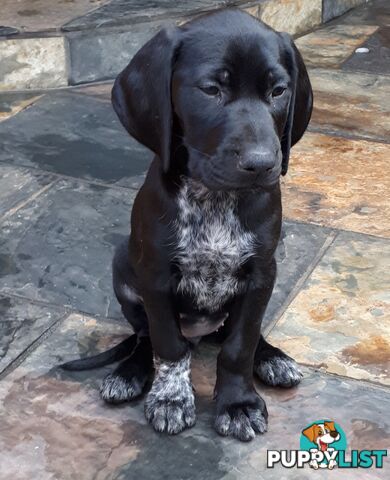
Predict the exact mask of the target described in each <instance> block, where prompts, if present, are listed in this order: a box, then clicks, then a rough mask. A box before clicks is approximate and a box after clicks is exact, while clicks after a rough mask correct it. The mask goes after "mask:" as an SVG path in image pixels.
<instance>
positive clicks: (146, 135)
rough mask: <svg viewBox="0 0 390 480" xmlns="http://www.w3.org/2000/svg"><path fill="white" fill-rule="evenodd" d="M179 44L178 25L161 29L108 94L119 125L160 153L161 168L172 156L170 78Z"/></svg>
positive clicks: (165, 167)
mask: <svg viewBox="0 0 390 480" xmlns="http://www.w3.org/2000/svg"><path fill="white" fill-rule="evenodd" d="M178 45H179V29H177V28H174V29H171V30H168V29H163V30H161V31H160V32H159V33H158V34H157V35H155V36H154V37H153V38H152V39H151V40H149V42H147V43H146V44H145V45H144V46H143V47H142V48H141V50H139V51H138V53H136V55H135V56H134V57H133V59H132V60H131V62H130V63H129V65H128V66H127V67H126V68H125V69H124V70H123V71H122V72H121V73H120V74H119V75H118V77H117V78H116V80H115V83H114V87H113V89H112V94H111V99H112V104H113V107H114V110H115V112H116V113H117V115H118V117H119V120H120V121H121V123H122V125H123V126H124V127H125V128H126V130H127V131H128V132H129V133H130V135H132V136H133V137H134V138H135V139H136V140H138V141H139V142H140V143H142V144H143V145H145V146H146V147H148V148H150V150H152V151H153V152H154V153H156V154H157V155H158V156H159V157H160V159H161V161H162V165H163V169H164V171H168V169H169V163H170V157H171V138H172V118H173V115H172V104H171V78H172V69H173V64H174V61H175V55H176V52H177V49H178Z"/></svg>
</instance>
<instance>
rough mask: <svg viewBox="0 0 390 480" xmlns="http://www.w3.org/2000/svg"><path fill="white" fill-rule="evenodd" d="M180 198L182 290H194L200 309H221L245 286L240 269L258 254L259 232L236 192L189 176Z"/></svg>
mask: <svg viewBox="0 0 390 480" xmlns="http://www.w3.org/2000/svg"><path fill="white" fill-rule="evenodd" d="M177 201H178V206H179V213H178V219H177V222H176V234H177V238H178V245H177V254H176V261H177V264H178V265H179V268H180V271H181V275H182V277H181V280H180V282H179V285H178V291H181V292H182V293H188V294H190V295H191V296H193V298H194V299H195V304H196V305H197V307H198V308H199V309H205V310H207V311H209V312H210V313H214V312H217V311H218V310H219V309H220V307H221V306H222V305H223V304H224V303H225V302H226V301H227V300H229V298H231V297H232V296H233V295H235V294H236V293H237V292H239V290H240V288H241V286H242V285H241V282H240V280H239V279H238V277H237V272H238V270H239V268H240V267H241V266H242V264H243V263H244V262H245V261H246V260H247V259H248V258H249V257H250V256H251V255H253V254H254V238H253V235H252V234H251V233H249V232H246V231H245V230H244V229H243V227H242V225H241V223H240V221H239V218H238V217H237V214H236V209H237V198H236V194H235V193H231V192H212V191H209V190H206V189H205V188H204V187H203V186H201V185H199V184H197V183H195V182H192V181H187V182H186V183H185V184H184V185H183V187H182V188H181V190H180V192H179V195H178V200H177Z"/></svg>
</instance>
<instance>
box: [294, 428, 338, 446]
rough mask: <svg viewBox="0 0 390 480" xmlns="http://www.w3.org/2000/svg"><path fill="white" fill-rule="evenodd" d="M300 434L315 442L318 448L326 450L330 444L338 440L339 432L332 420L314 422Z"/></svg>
mask: <svg viewBox="0 0 390 480" xmlns="http://www.w3.org/2000/svg"><path fill="white" fill-rule="evenodd" d="M302 434H303V435H305V437H306V438H308V439H309V440H310V441H311V442H312V443H314V444H316V445H317V447H318V450H321V451H322V452H324V451H325V450H328V446H329V445H330V444H332V443H334V442H337V441H338V440H340V434H339V432H338V431H337V430H336V427H335V425H334V422H324V423H314V424H313V425H311V426H310V427H307V428H305V430H303V432H302Z"/></svg>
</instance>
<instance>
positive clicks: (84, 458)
mask: <svg viewBox="0 0 390 480" xmlns="http://www.w3.org/2000/svg"><path fill="white" fill-rule="evenodd" d="M353 2H354V0H351V2H350V3H351V4H352V3H353ZM38 3H39V2H38ZM38 3H37V5H38ZM60 3H61V2H58V4H57V2H53V11H55V9H58V11H59V12H63V10H61V9H62V6H61V5H60ZM115 3H116V4H117V5H120V2H112V3H111V4H110V5H108V4H107V5H105V4H104V2H97V3H96V7H99V6H102V8H103V10H102V11H103V13H104V12H105V11H107V12H108V13H107V15H108V16H107V18H109V10H110V8H111V9H112V8H113V5H114V4H115ZM269 3H271V2H267V5H268V4H269ZM343 3H345V2H343ZM200 4H201V2H199V5H200ZM90 7H91V5H87V3H86V2H80V4H79V6H78V8H80V9H81V10H83V9H84V10H83V12H84V13H87V12H88V11H89V9H90ZM174 7H175V6H173V7H172V8H174ZM37 8H38V7H37ZM150 8H154V7H153V6H151V7H150ZM175 8H176V7H175ZM177 8H179V7H177ZM324 8H325V10H323V15H324V14H325V15H326V14H328V15H329V16H332V15H334V12H335V11H336V10H337V8H344V7H342V6H341V3H338V2H330V1H327V2H324ZM83 12H82V13H83ZM332 12H333V13H332ZM49 13H50V12H49ZM141 14H142V10H141V9H140V15H141ZM165 14H166V15H167V16H169V14H170V13H168V11H166V12H165V13H164V12H162V15H165ZM389 14H390V8H389V6H388V2H384V1H383V0H380V1H376V2H375V3H374V4H370V5H365V6H363V7H360V8H357V9H355V10H353V11H351V12H350V13H348V14H346V15H344V16H343V17H341V18H340V19H338V20H336V21H332V22H331V23H329V24H327V25H324V26H323V27H322V28H321V29H319V30H317V31H315V32H312V33H309V34H308V35H305V36H304V37H301V38H300V39H299V40H298V45H299V46H300V48H301V50H302V53H303V55H304V57H305V60H306V61H307V63H308V64H309V73H310V76H311V79H312V83H313V88H314V93H315V105H314V112H313V118H312V122H311V124H310V128H309V131H308V132H307V133H306V134H305V136H304V138H303V139H302V140H301V142H300V143H299V144H298V145H296V146H295V147H294V149H293V155H292V159H291V166H290V170H289V173H288V175H287V176H286V177H285V178H284V179H283V181H282V189H283V200H284V224H283V231H282V237H281V241H280V244H279V247H278V250H277V261H278V266H279V274H278V279H277V283H276V286H275V291H274V295H273V297H272V300H271V303H270V305H269V308H268V310H267V312H266V317H265V319H264V331H265V334H266V335H268V337H269V339H270V341H272V342H273V343H274V344H276V345H278V346H280V347H282V348H284V349H285V350H286V351H287V352H288V353H290V354H291V355H292V356H293V357H295V358H296V359H297V360H298V361H299V362H300V363H301V365H302V368H303V371H304V378H303V381H302V383H301V384H300V385H299V386H298V387H295V388H292V389H287V390H284V389H272V388H268V387H267V388H266V387H264V386H263V385H261V384H260V383H256V387H257V388H258V390H259V392H260V393H261V395H262V396H263V397H264V398H265V400H266V402H267V405H268V410H269V415H270V418H269V431H268V432H267V433H266V434H265V435H262V436H259V437H257V438H256V439H255V440H254V441H253V442H251V443H250V444H240V443H238V442H236V441H235V440H232V439H225V438H221V437H219V436H218V435H217V434H216V433H215V432H214V430H213V428H212V422H213V401H212V396H213V388H214V383H215V358H216V354H217V352H218V347H217V346H216V345H213V344H210V343H201V344H200V345H199V347H198V348H197V349H196V350H195V351H194V354H193V369H192V370H193V380H194V386H195V389H196V404H197V412H198V420H197V423H196V425H195V427H194V428H192V429H191V430H188V431H186V432H183V433H182V434H180V435H179V436H174V437H166V436H162V435H158V434H156V433H155V432H154V431H153V430H152V429H151V428H150V427H149V426H148V425H147V424H146V421H145V419H144V416H143V401H142V399H139V400H137V401H135V402H133V403H132V404H125V405H121V406H117V407H112V406H107V405H105V404H104V403H103V402H102V401H101V400H100V398H99V393H98V389H99V383H100V381H101V379H102V378H103V376H104V375H105V374H106V373H107V372H109V371H110V370H111V368H112V367H106V368H104V369H101V370H95V371H89V372H79V373H72V374H71V373H69V372H68V373H66V372H64V371H61V370H60V369H58V368H57V365H58V364H60V363H62V362H64V361H67V360H70V359H73V358H76V357H79V356H86V355H91V354H95V353H97V352H99V351H103V350H105V349H107V348H108V347H110V346H111V345H115V344H117V343H118V342H119V341H120V340H121V339H123V338H125V337H126V336H127V335H129V333H130V332H131V330H130V327H129V326H128V325H127V323H126V321H125V320H124V319H123V317H122V316H121V313H120V309H119V306H118V304H117V302H116V300H115V298H114V295H113V291H112V286H111V258H112V254H113V251H114V248H115V246H116V245H117V244H118V243H119V242H120V241H121V240H122V239H123V238H125V236H126V235H127V234H128V231H129V217H130V210H131V206H132V203H133V201H134V198H135V195H136V193H137V190H138V188H139V187H140V186H141V184H142V181H143V178H144V175H145V171H146V169H147V167H148V165H149V162H150V160H151V157H152V154H151V153H150V152H148V151H147V150H146V149H144V148H143V147H142V146H140V145H138V144H137V143H136V142H135V141H133V140H131V139H130V138H129V136H128V135H127V133H126V132H125V131H124V129H123V128H122V126H121V125H120V124H119V121H118V120H117V118H116V116H115V114H114V113H113V111H112V107H111V105H110V89H111V82H107V83H101V84H93V85H86V86H80V87H77V88H72V89H66V90H62V91H57V92H50V93H46V92H31V93H28V94H27V93H17V94H16V93H14V94H5V93H3V94H1V95H0V120H2V122H1V123H0V228H1V235H0V318H1V320H0V479H1V480H3V479H4V480H5V479H7V480H8V479H9V478H12V477H13V478H15V479H21V480H25V479H31V478H34V479H35V478H39V479H42V480H46V479H47V480H49V479H50V480H53V479H54V480H57V479H61V480H68V479H69V480H71V479H72V480H73V479H80V480H92V479H98V480H105V479H126V480H127V479H132V478H134V479H135V478H137V479H138V478H141V479H150V478H162V479H165V478H167V479H168V478H169V479H176V478H180V479H195V480H196V479H202V480H204V479H211V480H214V479H226V480H235V479H241V478H248V479H251V480H252V479H262V478H267V480H273V479H274V478H275V479H278V480H284V479H286V480H290V479H294V480H295V479H297V480H301V479H306V478H307V479H309V478H313V475H314V476H315V475H317V476H321V477H323V478H332V477H335V478H336V477H337V478H341V479H343V478H346V479H349V478H351V479H353V480H355V479H356V478H359V479H364V480H365V479H370V480H371V479H372V480H374V479H378V480H379V479H380V480H383V479H384V478H388V477H389V475H390V468H389V460H388V459H387V460H385V464H384V468H383V469H359V470H352V469H343V470H341V469H339V470H338V471H336V472H328V473H325V472H323V475H322V474H320V473H319V472H317V473H316V472H312V471H311V469H309V468H305V469H303V470H301V469H300V470H298V469H285V468H284V469H283V468H282V467H280V466H278V467H276V468H274V469H267V467H266V451H267V449H290V448H291V449H298V448H299V437H300V432H301V431H302V429H303V428H304V427H305V426H306V425H307V424H309V423H310V422H312V421H314V420H317V419H319V418H329V419H332V420H334V421H336V422H337V423H339V424H340V426H341V427H342V428H343V429H344V431H345V433H346V436H347V441H348V449H386V448H389V444H390V422H389V415H388V412H389V410H390V392H389V383H390V381H389V368H390V321H389V320H390V319H389V316H390V315H389V310H390V309H389V302H390V298H389V296H388V291H389V284H390V278H389V273H388V272H389V263H390V261H389V257H390V250H389V249H390V239H389V236H390V228H389V226H390V225H389V220H388V218H389V213H388V209H389V206H388V191H389V186H390V185H389V180H388V178H389V177H388V175H386V172H387V170H388V159H389V154H390V148H389V138H390V137H389V133H390V122H389V119H388V118H389V111H390V100H389V99H390V84H389V81H388V79H389V77H388V71H387V66H386V61H383V62H382V63H383V65H381V61H380V59H381V58H382V57H383V55H385V56H386V55H387V53H386V52H387V50H386V49H387V48H388V47H389V41H388V36H387V34H386V32H387V30H386V27H387V26H388V24H389V20H388V19H389ZM61 15H62V13H61ZM90 17H91V19H92V20H93V15H92V14H91V15H90ZM63 18H64V17H61V18H59V20H58V21H59V22H60V21H61V22H63ZM88 18H89V17H87V19H88ZM135 20H136V19H135ZM34 21H37V18H35V19H34V20H32V23H31V25H33V22H34ZM383 32H385V33H383ZM379 38H380V42H379V40H378V39H379ZM362 45H363V46H368V47H369V48H370V52H371V53H372V55H371V56H370V57H362V56H360V55H361V54H357V53H355V49H356V48H357V47H360V46H362ZM383 49H385V50H383ZM386 58H387V57H386Z"/></svg>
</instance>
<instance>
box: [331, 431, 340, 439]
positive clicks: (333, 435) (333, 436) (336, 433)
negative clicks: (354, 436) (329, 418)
mask: <svg viewBox="0 0 390 480" xmlns="http://www.w3.org/2000/svg"><path fill="white" fill-rule="evenodd" d="M338 434H339V432H336V430H333V431H332V432H330V436H331V437H332V438H337V436H338Z"/></svg>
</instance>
